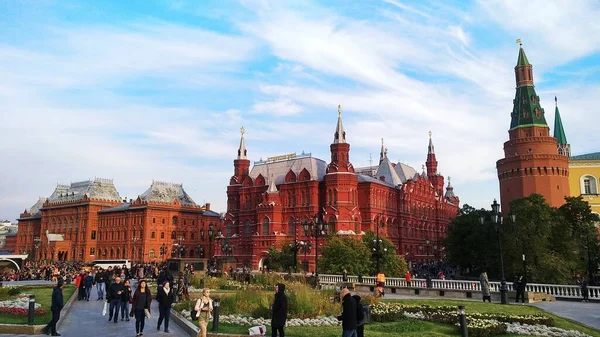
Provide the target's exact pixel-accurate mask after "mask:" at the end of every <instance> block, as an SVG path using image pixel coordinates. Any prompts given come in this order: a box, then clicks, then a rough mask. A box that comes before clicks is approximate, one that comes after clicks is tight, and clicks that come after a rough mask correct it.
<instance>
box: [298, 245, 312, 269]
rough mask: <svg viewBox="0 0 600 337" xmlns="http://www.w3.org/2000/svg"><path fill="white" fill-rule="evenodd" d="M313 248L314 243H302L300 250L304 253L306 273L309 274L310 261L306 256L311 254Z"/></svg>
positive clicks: (303, 264) (303, 263)
mask: <svg viewBox="0 0 600 337" xmlns="http://www.w3.org/2000/svg"><path fill="white" fill-rule="evenodd" d="M311 248H312V243H310V242H307V241H300V249H301V250H302V251H303V252H304V261H303V262H302V266H303V269H304V272H308V260H307V259H306V254H307V253H309V252H310V250H311Z"/></svg>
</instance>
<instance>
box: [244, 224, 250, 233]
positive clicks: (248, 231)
mask: <svg viewBox="0 0 600 337" xmlns="http://www.w3.org/2000/svg"><path fill="white" fill-rule="evenodd" d="M244 236H250V221H246V223H245V224H244Z"/></svg>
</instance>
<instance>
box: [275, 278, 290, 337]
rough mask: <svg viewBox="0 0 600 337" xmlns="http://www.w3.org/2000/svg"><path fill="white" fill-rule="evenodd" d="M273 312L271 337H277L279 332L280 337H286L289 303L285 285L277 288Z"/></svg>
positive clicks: (278, 285) (279, 284) (279, 285)
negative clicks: (285, 329) (285, 328)
mask: <svg viewBox="0 0 600 337" xmlns="http://www.w3.org/2000/svg"><path fill="white" fill-rule="evenodd" d="M271 311H272V315H271V331H272V332H271V337H277V332H279V337H284V336H285V331H284V327H285V321H286V319H287V311H288V302H287V296H286V295H285V284H283V283H278V284H277V285H276V286H275V301H274V302H273V305H272V306H271Z"/></svg>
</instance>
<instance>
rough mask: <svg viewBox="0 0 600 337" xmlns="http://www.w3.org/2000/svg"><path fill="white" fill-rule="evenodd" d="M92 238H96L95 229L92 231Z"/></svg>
mask: <svg viewBox="0 0 600 337" xmlns="http://www.w3.org/2000/svg"><path fill="white" fill-rule="evenodd" d="M92 240H96V231H92Z"/></svg>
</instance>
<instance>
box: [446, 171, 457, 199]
mask: <svg viewBox="0 0 600 337" xmlns="http://www.w3.org/2000/svg"><path fill="white" fill-rule="evenodd" d="M444 198H446V199H448V200H450V201H452V199H454V198H456V195H455V194H454V187H452V184H451V183H450V177H448V187H446V194H444Z"/></svg>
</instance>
